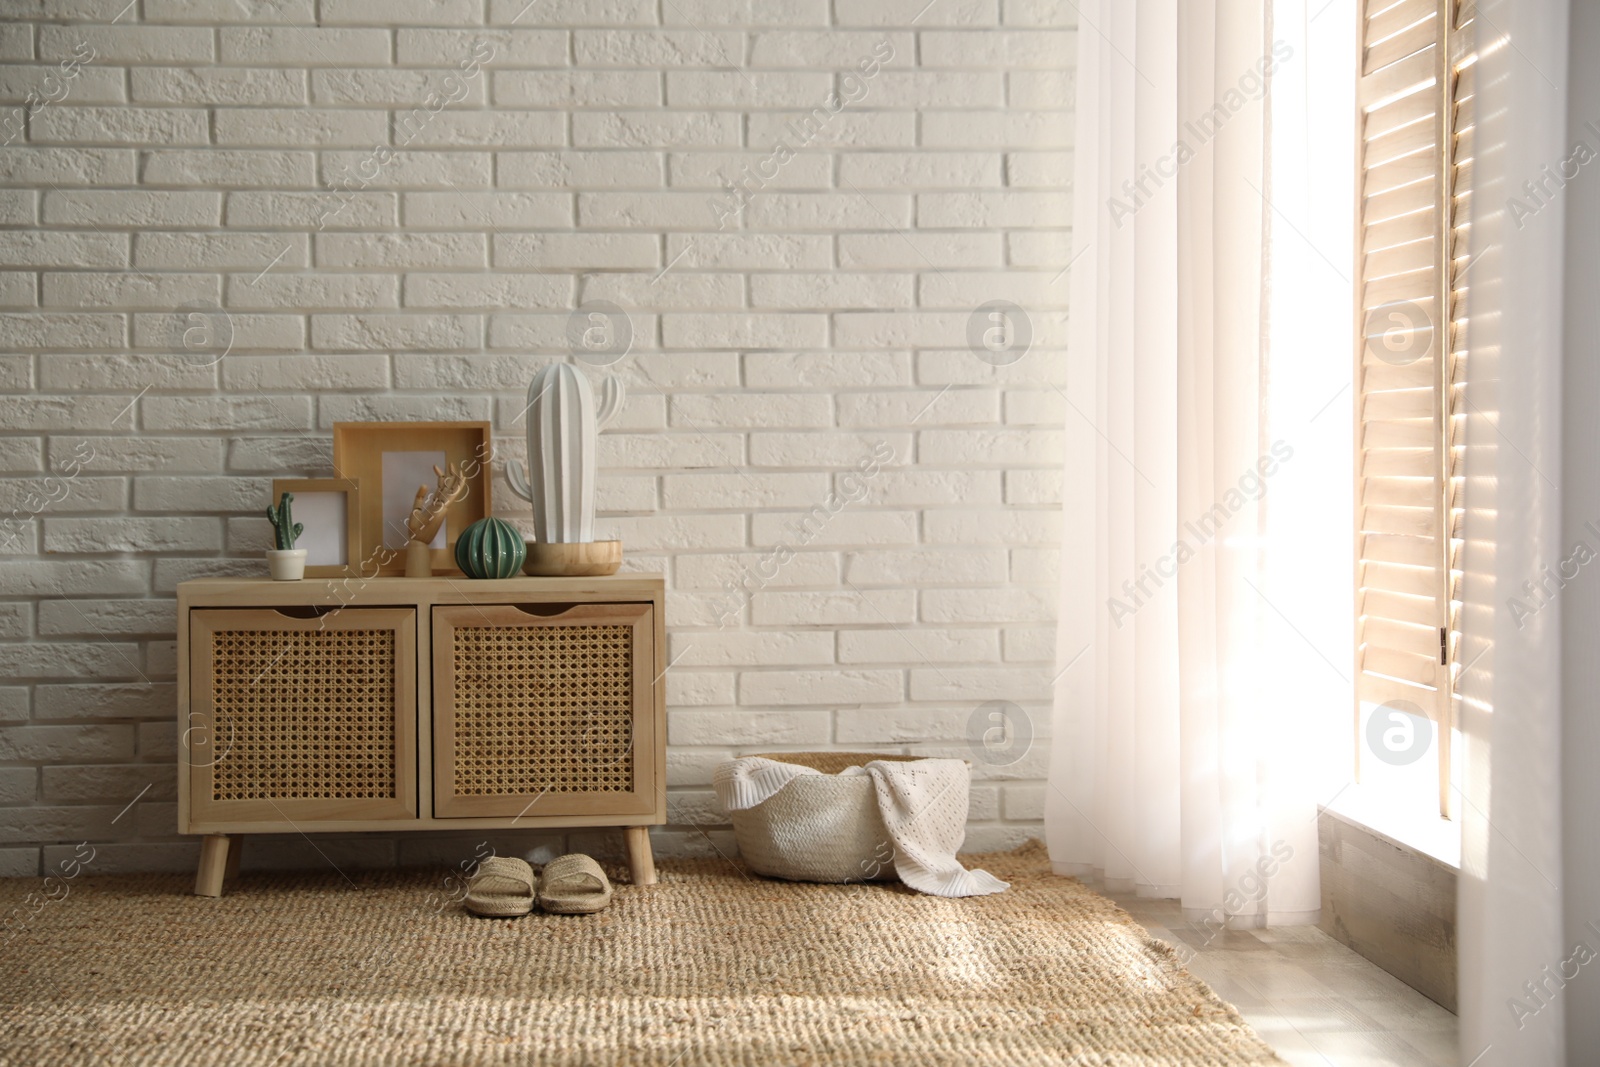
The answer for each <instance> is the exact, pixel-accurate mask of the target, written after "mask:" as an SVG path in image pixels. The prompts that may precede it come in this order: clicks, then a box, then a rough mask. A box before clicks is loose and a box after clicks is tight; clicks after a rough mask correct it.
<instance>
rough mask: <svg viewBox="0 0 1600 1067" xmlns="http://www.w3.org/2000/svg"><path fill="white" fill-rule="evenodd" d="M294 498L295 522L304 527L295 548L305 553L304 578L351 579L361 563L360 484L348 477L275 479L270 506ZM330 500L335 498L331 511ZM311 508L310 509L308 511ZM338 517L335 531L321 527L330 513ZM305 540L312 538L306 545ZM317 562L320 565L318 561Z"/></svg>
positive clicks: (331, 503)
mask: <svg viewBox="0 0 1600 1067" xmlns="http://www.w3.org/2000/svg"><path fill="white" fill-rule="evenodd" d="M284 493H291V494H293V495H294V505H293V506H294V508H295V515H294V518H295V521H296V522H299V523H301V524H302V525H304V526H305V531H304V532H303V533H302V534H301V535H300V540H299V541H298V542H296V545H295V547H297V548H304V549H305V550H306V577H307V578H350V577H354V576H355V575H356V574H357V573H359V571H358V568H359V566H360V563H361V483H360V482H357V481H354V480H352V479H348V478H274V479H272V501H271V502H272V503H273V504H274V505H276V504H277V503H278V501H279V500H282V499H283V494H284ZM329 497H338V498H339V504H338V505H337V508H336V509H334V508H333V502H332V501H329V500H327V499H326V498H329ZM307 505H311V506H312V507H311V510H309V511H308V510H307ZM334 510H337V511H339V512H342V514H339V516H338V518H337V522H336V529H334V530H333V531H331V532H330V531H327V530H325V529H323V528H322V527H323V526H324V525H325V524H327V523H328V522H329V520H330V518H331V517H332V516H331V512H332V511H334ZM307 538H314V540H312V542H311V543H310V544H307V543H306V541H307ZM319 561H320V562H319Z"/></svg>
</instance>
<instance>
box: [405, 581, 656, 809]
mask: <svg viewBox="0 0 1600 1067" xmlns="http://www.w3.org/2000/svg"><path fill="white" fill-rule="evenodd" d="M651 611H652V609H651V606H650V605H649V604H571V605H565V604H554V605H549V604H529V605H522V606H519V605H513V604H495V605H483V606H461V607H435V608H434V609H433V774H434V779H433V780H434V787H433V796H434V801H433V804H434V815H435V817H438V818H469V817H496V818H504V817H519V816H523V817H527V818H529V819H537V818H540V817H543V816H571V815H648V814H650V813H651V812H653V811H654V810H655V799H656V798H655V796H654V791H655V788H656V782H655V758H654V754H655V747H656V737H655V721H656V720H655V697H654V683H655V677H654V666H653V665H654V663H655V652H654V636H653V635H654V629H653V626H652V617H651Z"/></svg>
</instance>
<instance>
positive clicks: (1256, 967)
mask: <svg viewBox="0 0 1600 1067" xmlns="http://www.w3.org/2000/svg"><path fill="white" fill-rule="evenodd" d="M1113 896H1114V897H1115V899H1116V901H1117V903H1118V904H1121V905H1122V906H1123V907H1124V908H1126V909H1127V910H1128V912H1129V913H1130V914H1131V915H1133V917H1134V918H1136V919H1138V920H1139V921H1140V922H1141V923H1143V924H1144V925H1145V927H1146V928H1147V929H1149V931H1150V932H1151V934H1153V935H1155V936H1156V937H1159V938H1161V939H1162V940H1163V941H1166V942H1167V943H1168V944H1170V945H1172V946H1173V947H1174V948H1176V949H1178V951H1179V952H1180V953H1183V954H1184V955H1185V956H1188V955H1189V954H1191V953H1192V954H1193V957H1194V958H1193V959H1192V960H1190V961H1189V963H1188V967H1189V971H1190V973H1192V974H1194V975H1196V976H1197V977H1199V978H1202V979H1204V980H1205V981H1206V982H1208V983H1209V984H1210V985H1211V988H1212V989H1214V990H1216V991H1217V995H1218V996H1220V997H1222V999H1224V1000H1227V1001H1230V1002H1232V1003H1233V1004H1234V1005H1235V1006H1236V1007H1237V1008H1238V1009H1239V1011H1240V1012H1241V1013H1242V1014H1243V1015H1244V1017H1245V1019H1246V1020H1247V1021H1248V1022H1249V1023H1250V1025H1251V1026H1253V1027H1255V1030H1256V1033H1258V1034H1260V1035H1261V1038H1262V1039H1263V1040H1264V1041H1266V1042H1267V1043H1268V1044H1269V1045H1271V1046H1272V1047H1273V1048H1275V1049H1277V1050H1278V1055H1280V1056H1282V1057H1283V1058H1284V1059H1285V1060H1287V1061H1288V1062H1289V1063H1291V1064H1293V1065H1294V1067H1456V1064H1457V1063H1458V1060H1457V1058H1456V1017H1455V1016H1454V1015H1452V1014H1451V1013H1450V1012H1448V1011H1445V1010H1444V1009H1443V1008H1441V1007H1439V1005H1437V1004H1435V1003H1434V1002H1433V1001H1431V1000H1429V999H1428V998H1427V997H1425V996H1423V995H1422V994H1421V993H1418V992H1417V991H1416V990H1414V989H1412V988H1411V987H1410V986H1408V985H1406V984H1404V983H1403V982H1401V981H1399V980H1398V979H1396V978H1393V977H1391V976H1390V975H1389V974H1388V973H1387V972H1385V971H1383V970H1381V969H1380V968H1378V967H1377V966H1375V965H1373V964H1371V963H1369V962H1367V961H1366V960H1365V959H1363V958H1362V957H1360V956H1358V955H1356V954H1355V953H1354V952H1352V951H1350V950H1349V949H1348V948H1345V947H1344V946H1343V945H1341V944H1339V943H1338V942H1337V941H1335V940H1333V938H1331V937H1329V936H1328V935H1327V934H1325V933H1323V932H1322V931H1321V930H1318V929H1316V928H1315V927H1310V926H1293V927H1282V928H1278V929H1272V930H1256V931H1248V932H1234V931H1223V932H1221V933H1219V934H1217V935H1216V936H1215V937H1213V938H1211V940H1210V941H1209V942H1207V934H1208V931H1206V930H1204V929H1200V928H1197V927H1193V926H1189V925H1186V924H1185V923H1184V921H1183V913H1182V911H1181V910H1180V908H1179V907H1178V903H1177V901H1173V900H1141V899H1138V898H1135V897H1131V896H1122V895H1115V894H1113Z"/></svg>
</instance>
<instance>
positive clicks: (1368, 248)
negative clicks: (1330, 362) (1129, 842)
mask: <svg viewBox="0 0 1600 1067" xmlns="http://www.w3.org/2000/svg"><path fill="white" fill-rule="evenodd" d="M1359 6H1360V28H1359V34H1360V37H1359V43H1360V47H1359V56H1360V71H1359V81H1358V83H1357V107H1358V115H1357V127H1356V128H1357V146H1356V152H1357V162H1356V166H1357V172H1356V191H1357V192H1356V196H1357V204H1356V212H1357V215H1356V219H1357V234H1356V284H1355V296H1356V307H1355V314H1356V335H1357V344H1356V358H1355V391H1356V395H1355V413H1356V427H1355V443H1356V456H1355V474H1356V485H1355V499H1356V538H1355V541H1356V560H1355V571H1356V574H1355V586H1356V630H1357V632H1356V659H1357V662H1356V686H1355V690H1356V694H1355V695H1356V726H1357V731H1358V737H1357V739H1356V751H1357V753H1358V757H1357V759H1358V769H1359V760H1360V755H1359V754H1360V753H1361V751H1362V749H1363V741H1362V739H1361V738H1360V736H1359V731H1360V727H1361V706H1362V704H1374V705H1386V704H1387V705H1390V706H1392V707H1394V708H1397V709H1400V710H1406V711H1411V712H1414V713H1417V714H1420V715H1423V716H1425V717H1426V718H1428V719H1430V720H1432V721H1433V722H1435V723H1437V724H1438V726H1439V738H1440V744H1439V793H1440V796H1439V804H1440V811H1441V813H1442V814H1448V813H1449V808H1450V804H1449V800H1450V782H1449V768H1450V733H1451V728H1452V725H1453V721H1454V710H1455V709H1454V705H1453V690H1454V686H1453V677H1454V669H1455V668H1454V665H1453V664H1452V662H1451V660H1452V656H1453V654H1454V650H1455V648H1456V647H1457V642H1456V641H1455V640H1454V638H1453V636H1452V635H1453V633H1454V631H1455V628H1456V625H1457V615H1458V612H1457V611H1456V608H1455V605H1456V604H1457V602H1458V599H1459V597H1458V588H1457V587H1458V570H1457V564H1458V560H1457V551H1458V547H1459V539H1458V537H1457V536H1456V534H1457V533H1458V531H1459V525H1458V521H1459V516H1460V495H1459V490H1460V477H1459V471H1458V469H1457V467H1458V465H1457V457H1458V454H1459V450H1458V449H1457V448H1456V447H1455V446H1456V441H1455V430H1456V426H1457V424H1458V423H1459V421H1460V415H1461V412H1460V410H1459V405H1460V403H1461V397H1460V383H1461V381H1462V377H1461V372H1462V369H1463V363H1464V356H1465V344H1466V341H1465V323H1466V313H1465V309H1466V293H1467V285H1468V283H1469V282H1470V278H1469V277H1467V270H1468V269H1469V267H1470V263H1469V262H1468V261H1466V260H1465V258H1464V256H1463V255H1461V254H1458V250H1459V252H1464V251H1465V249H1466V235H1467V229H1466V219H1467V213H1466V211H1465V208H1466V207H1467V206H1468V204H1469V202H1470V201H1469V197H1470V184H1471V144H1472V142H1471V133H1472V127H1471V122H1470V103H1471V97H1472V92H1471V89H1472V66H1473V59H1474V57H1473V56H1472V54H1471V52H1470V50H1468V49H1464V48H1463V47H1462V43H1463V42H1465V41H1467V40H1469V39H1470V28H1471V22H1472V8H1471V3H1470V0H1468V2H1466V3H1463V2H1462V0H1363V2H1362V3H1361V4H1360V5H1359Z"/></svg>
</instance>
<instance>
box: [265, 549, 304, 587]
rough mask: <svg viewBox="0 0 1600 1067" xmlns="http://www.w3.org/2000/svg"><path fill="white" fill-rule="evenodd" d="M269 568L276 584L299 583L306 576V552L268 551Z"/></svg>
mask: <svg viewBox="0 0 1600 1067" xmlns="http://www.w3.org/2000/svg"><path fill="white" fill-rule="evenodd" d="M267 567H268V569H269V570H271V571H272V580H273V581H275V582H298V581H299V580H300V579H301V578H304V577H305V576H306V550H305V549H303V548H269V549H267Z"/></svg>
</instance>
